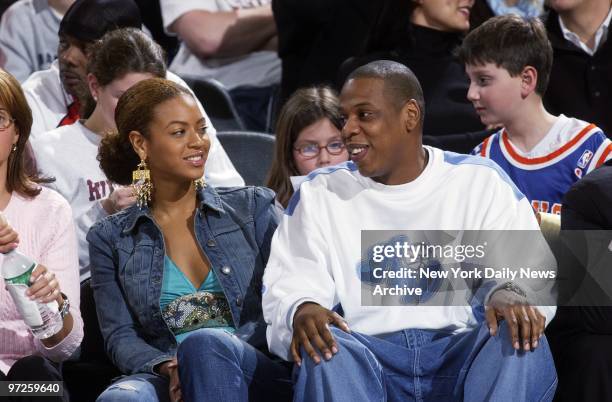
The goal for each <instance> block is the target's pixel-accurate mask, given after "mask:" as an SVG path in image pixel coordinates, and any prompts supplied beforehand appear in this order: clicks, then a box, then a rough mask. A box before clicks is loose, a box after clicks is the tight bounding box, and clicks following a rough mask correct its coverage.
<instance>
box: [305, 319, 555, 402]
mask: <svg viewBox="0 0 612 402" xmlns="http://www.w3.org/2000/svg"><path fill="white" fill-rule="evenodd" d="M332 332H333V334H334V336H335V338H336V341H337V343H338V349H339V352H338V353H337V354H336V355H335V356H334V357H333V358H332V359H331V360H330V361H322V362H321V363H320V364H319V365H316V364H314V363H313V361H312V360H311V359H310V357H308V355H306V354H305V353H304V351H303V350H302V359H303V360H302V367H297V366H296V368H295V372H294V376H295V377H296V385H295V398H294V401H296V402H300V401H325V402H328V401H329V402H336V401H350V402H356V401H371V402H375V401H462V400H465V401H470V402H478V401H551V400H552V398H553V396H554V393H555V388H556V386H557V375H556V372H555V367H554V363H553V360H552V356H551V353H550V349H549V347H548V343H547V341H546V338H544V337H542V339H541V340H540V344H539V346H538V348H537V349H536V350H535V351H532V352H524V351H515V350H514V349H513V348H512V346H511V342H510V336H509V330H508V327H507V325H506V324H505V323H502V325H500V330H499V333H498V335H497V336H495V337H491V336H490V335H489V331H488V327H487V325H486V323H483V324H481V326H480V327H478V328H476V329H474V330H472V331H468V332H465V333H461V334H457V335H449V334H444V333H440V332H436V331H425V330H416V329H408V330H403V331H398V332H394V333H391V334H387V335H382V336H377V337H374V336H367V335H362V334H359V333H355V332H353V333H351V334H347V333H345V332H343V331H342V330H340V329H338V328H335V327H332Z"/></svg>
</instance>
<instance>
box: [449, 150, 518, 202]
mask: <svg viewBox="0 0 612 402" xmlns="http://www.w3.org/2000/svg"><path fill="white" fill-rule="evenodd" d="M441 152H442V153H443V158H444V164H445V166H446V167H447V169H450V170H453V171H455V172H456V173H458V174H459V176H460V177H463V178H465V180H466V181H467V182H469V183H472V184H474V185H475V184H476V183H478V182H479V181H484V182H486V183H488V184H489V185H490V184H492V183H493V182H498V183H501V184H502V186H507V187H508V188H509V189H510V190H511V191H512V192H513V193H514V195H515V197H516V198H517V199H519V200H520V199H522V198H523V197H524V195H523V193H521V191H520V190H519V189H518V188H517V187H516V185H515V184H514V182H513V181H512V179H511V178H510V176H508V174H507V173H506V172H505V171H504V170H503V169H502V168H501V167H500V166H499V165H498V164H497V163H496V162H495V161H494V160H492V159H489V158H483V157H482V156H479V155H465V154H458V153H455V152H451V151H441Z"/></svg>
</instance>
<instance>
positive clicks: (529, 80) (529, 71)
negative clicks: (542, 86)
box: [521, 66, 538, 98]
mask: <svg viewBox="0 0 612 402" xmlns="http://www.w3.org/2000/svg"><path fill="white" fill-rule="evenodd" d="M537 85H538V70H536V69H535V68H534V67H532V66H526V67H525V68H524V69H523V71H522V72H521V96H522V97H523V98H526V97H527V96H529V95H530V94H531V93H532V92H534V91H535V89H536V87H537Z"/></svg>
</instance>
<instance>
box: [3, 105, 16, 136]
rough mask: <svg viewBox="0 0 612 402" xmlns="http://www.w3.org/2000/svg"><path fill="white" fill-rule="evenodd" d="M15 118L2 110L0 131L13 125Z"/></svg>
mask: <svg viewBox="0 0 612 402" xmlns="http://www.w3.org/2000/svg"><path fill="white" fill-rule="evenodd" d="M14 121H15V119H13V118H11V116H10V115H9V114H8V113H6V112H5V111H4V110H0V131H4V130H6V129H7V128H9V127H10V126H11V124H12V123H13V122H14Z"/></svg>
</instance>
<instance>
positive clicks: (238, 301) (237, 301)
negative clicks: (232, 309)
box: [236, 297, 242, 307]
mask: <svg viewBox="0 0 612 402" xmlns="http://www.w3.org/2000/svg"><path fill="white" fill-rule="evenodd" d="M236 306H238V307H240V306H242V298H241V297H238V298H237V299H236Z"/></svg>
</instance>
